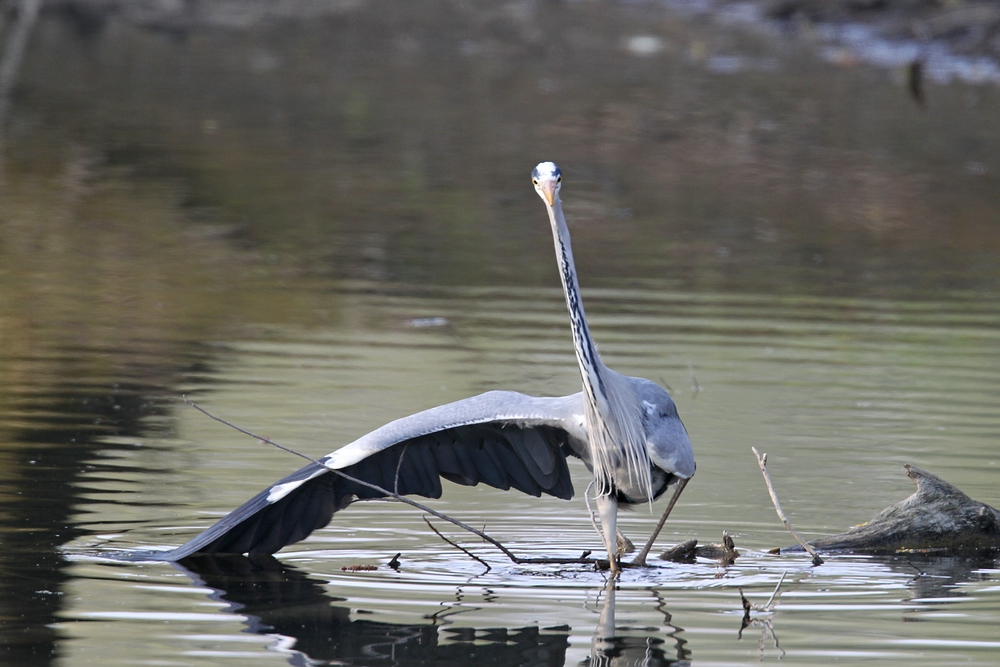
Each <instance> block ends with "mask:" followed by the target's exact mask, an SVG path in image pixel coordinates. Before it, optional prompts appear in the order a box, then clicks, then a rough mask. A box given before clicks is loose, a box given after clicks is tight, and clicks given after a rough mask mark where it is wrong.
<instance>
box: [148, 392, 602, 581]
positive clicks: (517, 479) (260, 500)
mask: <svg viewBox="0 0 1000 667" xmlns="http://www.w3.org/2000/svg"><path fill="white" fill-rule="evenodd" d="M582 424H583V402H582V397H581V395H580V394H575V395H573V396H566V397H562V398H536V397H531V396H525V395H524V394H518V393H515V392H488V393H486V394H481V395H479V396H474V397H472V398H468V399H465V400H463V401H457V402H455V403H451V404H448V405H444V406H440V407H438V408H432V409H431V410H427V411H424V412H421V413H417V414H415V415H412V416H411V417H406V418H404V419H400V420H397V421H395V422H391V423H389V424H387V425H386V426H383V427H382V428H380V429H377V430H375V431H373V432H372V433H369V434H368V435H366V436H364V437H363V438H360V439H359V440H357V441H355V442H353V443H351V444H350V445H347V446H345V447H343V448H341V449H340V450H338V451H336V452H334V453H333V454H330V455H329V456H327V457H324V458H323V459H321V460H320V462H319V463H318V464H317V463H311V464H309V465H307V466H305V467H303V468H301V469H300V470H297V471H296V472H294V473H292V474H291V475H288V476H287V477H285V478H283V479H281V480H279V481H278V482H276V483H275V484H272V485H271V486H270V487H268V488H267V489H265V490H263V491H261V492H260V493H258V494H257V495H255V496H254V497H253V498H251V499H250V500H248V501H247V502H246V503H244V504H243V505H241V506H240V507H238V508H236V509H235V510H233V512H231V513H230V514H228V515H227V516H225V517H223V518H222V519H221V520H220V521H219V522H218V523H216V524H215V525H214V526H212V527H210V528H209V529H207V530H206V531H205V532H203V533H201V534H200V535H198V536H197V537H195V538H194V539H192V540H191V541H189V542H188V543H186V544H184V545H183V546H181V547H178V548H177V549H174V550H173V551H168V552H164V553H163V554H161V555H159V556H158V557H159V558H161V559H163V560H173V561H176V560H181V559H183V558H186V557H187V556H191V555H193V554H196V553H237V554H242V553H251V554H271V553H274V552H276V551H278V550H279V549H281V548H282V547H284V546H286V545H288V544H292V543H294V542H298V541H300V540H302V539H304V538H306V537H307V536H308V535H309V534H310V533H312V532H313V531H314V530H316V529H317V528H321V527H323V526H325V525H326V524H327V523H329V521H330V519H331V518H332V516H333V514H334V513H335V512H338V511H340V510H342V509H344V508H345V507H347V505H349V504H350V503H351V502H353V501H354V500H358V499H360V500H367V499H371V498H378V497H382V496H384V495H385V494H383V493H381V492H379V491H377V490H375V489H372V488H370V487H367V486H364V485H361V484H358V483H356V482H353V481H351V480H349V479H346V478H344V477H341V476H339V475H337V474H335V473H334V471H335V470H340V471H342V472H343V473H344V474H346V475H349V476H351V477H353V478H356V479H359V480H362V481H365V482H368V483H370V484H375V485H377V486H380V487H382V488H383V489H386V490H389V491H394V490H395V491H396V492H397V493H399V494H400V495H418V496H424V497H430V498H439V497H440V496H441V494H442V488H441V478H442V477H444V478H445V479H448V480H450V481H452V482H456V483H458V484H464V485H468V486H475V485H476V484H479V483H480V482H482V483H485V484H487V485H489V486H492V487H494V488H498V489H503V490H507V489H510V488H512V487H513V488H515V489H518V490H519V491H522V492H524V493H528V494H530V495H534V496H540V495H541V494H542V493H545V494H549V495H553V496H556V497H558V498H566V499H568V498H571V497H572V496H573V483H572V480H571V479H570V475H569V469H568V467H567V465H566V457H567V455H576V456H580V455H581V452H585V451H586V446H585V442H584V440H585V436H584V431H583V426H582Z"/></svg>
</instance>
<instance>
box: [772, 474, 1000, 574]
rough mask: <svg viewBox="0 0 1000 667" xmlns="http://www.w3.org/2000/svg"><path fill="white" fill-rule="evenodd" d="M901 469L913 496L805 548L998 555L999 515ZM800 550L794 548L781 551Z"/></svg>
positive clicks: (938, 481) (943, 484)
mask: <svg viewBox="0 0 1000 667" xmlns="http://www.w3.org/2000/svg"><path fill="white" fill-rule="evenodd" d="M903 468H904V469H905V470H906V476H907V477H909V478H910V479H911V480H913V483H914V484H916V485H917V491H916V493H914V494H913V495H912V496H910V497H909V498H907V499H905V500H903V501H901V502H898V503H896V504H895V505H891V506H889V507H887V508H885V509H884V510H882V511H881V512H879V513H878V514H877V515H876V516H875V517H874V518H873V519H872V520H871V521H869V522H868V523H864V524H861V525H860V526H855V527H854V528H851V529H850V530H848V531H847V532H846V533H840V534H838V535H831V536H829V537H821V538H819V539H817V540H813V541H811V542H810V543H809V544H811V545H812V546H813V547H814V548H816V549H817V550H819V551H840V552H851V553H861V554H881V555H885V554H895V553H924V554H930V555H942V556H971V555H981V554H987V553H997V552H1000V512H998V511H997V510H995V509H994V508H992V507H990V506H989V505H986V504H984V503H981V502H978V501H976V500H973V499H972V498H970V497H969V496H967V495H965V494H964V493H962V491H961V490H959V489H958V488H957V487H955V486H953V485H951V484H949V483H948V482H946V481H944V480H943V479H941V478H940V477H937V476H936V475H932V474H931V473H929V472H927V471H926V470H921V469H920V468H918V467H916V466H911V465H905V466H903ZM800 550H801V547H798V546H796V547H791V548H789V549H787V551H800ZM782 551H786V550H785V549H782Z"/></svg>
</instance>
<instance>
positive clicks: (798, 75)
mask: <svg viewBox="0 0 1000 667" xmlns="http://www.w3.org/2000/svg"><path fill="white" fill-rule="evenodd" d="M0 46H2V49H3V50H2V55H0V57H2V62H0V598H2V599H0V611H2V616H3V618H2V621H3V623H4V628H5V629H4V631H3V639H2V641H3V642H5V650H6V651H7V652H8V655H10V656H12V657H11V658H10V660H11V662H10V663H9V664H45V662H46V661H50V660H54V659H55V656H57V655H59V654H60V651H62V655H63V656H64V662H67V663H73V662H76V661H78V660H76V659H72V660H71V659H68V658H65V656H66V655H67V654H68V653H67V651H70V650H71V649H70V648H67V647H72V646H77V647H79V646H89V644H88V643H87V641H86V640H84V639H80V638H79V637H78V638H77V639H78V641H77V642H75V643H74V642H67V637H69V636H71V635H74V634H75V633H81V634H85V632H84V631H82V630H79V629H76V630H72V631H69V630H67V629H66V627H67V626H66V625H65V623H68V621H66V620H65V619H66V618H70V617H71V618H73V619H79V618H82V616H80V615H79V613H77V612H72V613H70V612H67V608H68V607H71V605H67V604H65V601H66V600H67V599H68V598H67V597H66V591H67V590H69V589H70V587H71V582H72V581H74V580H75V579H74V577H79V579H78V580H79V581H83V582H90V583H91V584H92V585H93V586H95V590H96V591H100V592H99V593H98V592H93V593H92V595H93V596H95V597H92V598H90V599H99V598H100V599H107V600H112V599H118V598H119V597H120V596H122V595H123V593H122V590H121V589H120V588H117V587H111V588H101V586H100V585H99V584H98V583H95V582H99V581H101V579H102V577H103V576H104V575H98V574H93V573H89V574H86V575H79V574H74V571H73V569H72V567H70V566H69V565H68V564H67V562H66V561H65V560H64V558H63V551H62V549H63V548H64V547H65V545H67V544H69V545H71V546H74V548H76V547H79V548H83V547H87V548H91V547H94V546H95V545H98V544H103V542H104V541H106V540H111V541H112V542H114V541H115V540H118V541H119V542H118V543H124V544H126V545H127V546H134V545H136V544H149V543H162V544H178V543H180V542H181V541H182V540H183V539H186V538H187V537H190V536H191V535H193V534H194V532H195V531H196V530H197V529H199V528H202V527H204V526H205V525H207V523H208V522H209V521H210V519H212V518H215V517H217V516H219V515H220V514H221V513H223V512H225V511H226V510H227V509H230V508H231V507H233V506H235V505H236V504H238V503H239V502H241V501H242V500H243V499H245V498H246V497H248V496H249V495H250V494H252V493H254V492H255V491H256V490H258V489H259V488H262V486H263V485H265V484H267V483H269V482H270V481H273V479H275V478H276V477H277V476H278V475H280V474H283V473H284V472H286V471H288V470H291V469H294V467H296V465H297V462H296V461H294V460H289V457H287V455H284V454H280V453H272V452H266V451H265V452H261V451H259V448H257V446H256V445H255V444H254V443H253V442H252V441H246V440H243V439H240V438H238V437H237V436H236V435H232V434H230V433H226V432H220V431H219V430H218V429H215V428H214V426H212V425H208V424H205V423H204V420H203V418H199V417H196V416H194V415H192V414H191V413H190V411H189V410H188V409H186V408H184V407H183V406H182V404H180V403H179V397H180V395H181V394H187V395H191V396H195V397H197V398H198V399H199V400H200V401H204V402H205V403H206V404H207V405H209V406H212V407H213V409H217V410H219V411H221V412H223V413H224V415H225V416H227V417H230V418H234V419H236V420H237V421H240V420H242V421H241V423H243V424H244V425H246V426H248V427H251V428H260V429H262V430H264V431H265V432H266V433H268V434H271V435H275V436H276V437H277V436H285V438H286V439H287V440H288V441H289V442H288V444H297V445H299V446H300V447H301V448H303V449H306V450H307V451H308V452H309V453H311V454H313V455H320V454H323V453H326V452H327V451H329V450H330V449H331V448H333V447H335V446H339V445H340V444H342V443H345V442H349V441H350V440H352V439H354V438H356V437H358V436H359V435H361V434H362V433H364V432H366V431H367V430H369V429H371V428H374V427H377V426H378V425H380V424H382V423H384V422H385V421H388V420H389V419H392V418H395V417H398V416H401V415H403V414H407V413H408V412H412V411H415V410H418V409H423V408H426V407H431V406H432V405H436V404H439V403H443V402H445V401H447V400H455V399H458V398H462V397H464V396H467V395H469V394H472V393H475V392H477V391H483V390H486V389H493V388H508V389H517V390H521V391H526V392H528V393H537V394H566V393H571V392H574V391H577V390H578V389H579V384H578V383H579V380H578V377H577V375H576V370H575V367H574V360H573V357H572V349H571V347H570V339H569V335H568V330H567V328H566V326H565V324H566V321H565V308H564V305H563V303H562V296H561V292H560V291H559V288H558V277H557V274H556V270H555V264H554V261H553V257H552V241H551V233H550V230H549V228H548V225H547V222H546V219H545V216H544V210H543V209H542V206H541V204H540V202H539V200H538V198H537V195H536V194H535V193H534V192H533V190H532V188H531V187H530V182H529V175H530V171H531V169H532V167H533V166H534V165H535V164H536V163H538V162H539V161H542V160H553V161H555V162H557V163H558V164H559V165H560V166H561V167H562V170H563V173H564V175H565V182H564V187H563V190H562V194H563V199H564V201H565V205H566V210H567V217H568V218H569V221H570V227H571V230H572V234H573V242H574V248H575V253H576V260H577V264H578V269H579V271H580V275H581V284H582V287H583V291H584V297H585V298H586V299H587V305H588V313H589V314H590V315H591V317H592V319H593V320H594V322H593V329H594V334H595V337H596V338H597V339H598V342H600V343H602V347H601V349H602V353H604V356H605V359H606V361H607V362H608V364H609V365H610V366H612V367H614V368H617V369H618V370H622V371H624V372H628V373H631V374H636V375H643V376H646V377H650V378H652V379H654V380H657V381H659V382H662V383H663V384H665V385H666V386H668V387H669V388H670V389H671V390H672V391H673V392H674V393H675V398H676V399H677V401H678V404H679V406H680V408H681V414H682V417H684V419H685V423H687V424H688V428H689V430H690V431H691V433H692V440H693V441H694V442H695V448H696V453H697V455H698V460H699V482H700V483H701V485H700V486H699V485H694V484H693V485H692V486H690V487H689V490H688V491H687V492H686V496H687V500H688V501H689V505H688V508H689V509H687V510H684V509H683V508H680V509H679V511H680V512H681V514H680V516H679V520H680V521H681V524H680V525H681V528H678V529H677V530H678V531H680V532H682V533H685V534H684V535H681V536H680V537H687V536H689V533H691V534H694V535H695V536H698V537H699V538H701V539H703V540H706V541H707V540H708V539H718V536H719V534H720V531H721V529H722V528H724V527H726V528H728V529H729V530H730V532H737V533H738V532H740V531H742V532H743V533H744V535H745V537H744V539H745V540H749V541H750V542H751V545H752V546H754V547H756V548H765V547H770V546H774V545H775V544H783V543H785V542H787V538H786V537H784V536H783V535H782V533H781V532H780V530H777V529H774V528H773V523H774V517H773V512H772V510H771V508H770V505H769V502H768V500H767V496H766V493H764V492H763V489H762V487H761V486H760V480H759V478H758V477H757V472H756V467H755V466H754V464H753V460H752V459H751V458H747V457H748V455H747V454H746V452H748V451H749V445H750V444H756V445H757V446H758V448H762V449H768V450H770V451H772V452H775V453H776V454H778V455H784V456H786V457H787V458H786V461H787V460H789V459H790V460H791V462H790V464H789V465H790V466H791V467H790V468H788V469H786V473H785V474H786V478H785V479H786V480H787V483H788V484H789V485H790V493H791V500H792V501H794V500H796V499H797V500H799V501H801V502H802V503H803V504H801V505H799V506H798V507H799V510H798V511H800V512H801V513H802V515H804V516H803V521H804V522H805V529H806V531H807V532H808V531H810V530H812V531H814V532H815V533H822V532H835V531H837V530H842V529H845V528H846V527H847V526H848V525H850V524H851V523H857V522H860V521H862V520H864V519H865V518H867V517H868V516H869V513H870V512H873V511H875V510H877V509H880V508H881V507H883V506H885V505H886V504H889V503H890V502H894V501H896V500H899V499H900V498H902V497H904V496H905V495H906V494H908V493H909V492H910V491H909V488H910V487H909V484H908V482H907V481H906V480H905V478H903V476H902V474H901V472H900V470H899V464H902V463H906V462H910V463H917V464H919V465H922V466H924V467H927V468H929V469H931V470H932V471H934V472H937V473H938V474H942V475H944V476H945V477H946V478H948V479H949V480H950V481H953V482H955V483H957V484H959V485H960V486H962V488H963V489H965V490H966V491H967V492H969V493H970V495H972V496H973V497H977V498H978V499H980V500H983V501H985V502H991V503H992V504H994V505H995V504H997V501H998V500H1000V497H998V496H997V495H996V491H995V489H996V488H997V484H996V479H995V476H996V470H995V468H991V466H995V465H996V459H997V455H996V444H997V441H998V436H1000V417H998V416H997V398H998V397H1000V345H998V343H1000V300H998V298H997V289H998V286H1000V121H998V119H1000V69H998V65H997V60H996V58H997V56H998V53H1000V6H998V5H997V3H995V2H963V1H961V0H949V1H945V0H941V1H934V0H883V1H881V2H860V1H848V0H845V1H843V2H833V1H829V2H811V1H809V0H783V1H776V2H764V1H762V2H712V1H711V0H673V1H670V0H663V1H660V2H653V1H649V2H642V1H639V2H610V1H608V2H599V1H579V2H573V1H559V0H515V1H512V2H494V1H487V0H425V1H422V2H392V1H390V0H274V1H271V2H266V1H264V0H133V1H126V0H44V1H42V0H7V1H4V2H0ZM303 443H305V444H303ZM248 450H253V453H248ZM796 457H797V458H796ZM772 460H773V461H775V460H779V459H772ZM737 462H738V463H737ZM775 465H776V464H775ZM772 474H775V475H776V477H778V478H779V479H780V477H781V474H780V473H779V472H774V471H772ZM846 479H850V480H857V484H858V486H859V487H860V488H858V489H856V490H855V492H854V493H852V494H848V497H846V498H845V497H844V495H843V494H842V487H841V484H842V483H844V480H846ZM851 483H853V481H852V482H851ZM824 485H825V486H824ZM581 488H582V487H581ZM786 488H788V487H786ZM818 488H825V489H828V491H818V490H817V489H818ZM470 493H471V491H470ZM990 494H992V495H990ZM504 498H506V496H504ZM511 502H515V503H519V502H522V500H521V499H518V500H516V501H511ZM523 502H524V503H526V504H525V505H524V507H525V508H531V507H534V506H533V505H532V504H531V503H532V502H534V501H533V500H532V499H526V500H523ZM467 507H474V505H468V506H467ZM512 507H521V506H520V505H514V506H512ZM545 507H548V506H545ZM751 508H752V509H751ZM786 509H792V511H793V512H794V511H796V510H795V509H794V507H792V508H790V507H786ZM470 511H478V510H470ZM481 511H482V512H484V513H485V516H491V515H490V514H489V513H490V512H491V511H496V510H491V509H490V508H489V507H488V506H487V505H484V506H483V508H482V510H481ZM525 511H533V510H530V509H527V510H525ZM545 511H546V512H550V514H547V515H546V516H548V517H549V518H550V519H551V520H552V521H555V520H556V518H557V517H560V516H562V515H563V514H565V512H566V509H565V507H564V506H562V505H552V509H549V510H545ZM573 511H574V512H577V513H579V514H580V516H581V523H580V524H579V526H578V528H579V535H580V536H581V537H580V540H582V541H583V542H584V544H586V540H588V539H592V536H590V535H589V532H588V531H589V530H590V529H589V526H588V525H586V524H585V521H586V520H585V515H584V514H583V510H582V509H581V508H579V507H576V506H574V510H573ZM685 511H686V512H687V514H685V513H684V512H685ZM747 512H749V515H748V514H747ZM741 513H742V514H741ZM642 514H645V513H642ZM640 518H641V519H642V520H644V521H647V522H648V519H649V517H645V516H643V517H640ZM382 520H384V517H383V518H382ZM633 520H634V521H636V522H639V520H640V519H633ZM685 522H686V523H685ZM810 522H811V523H810ZM418 523H419V521H418ZM542 523H543V524H544V520H542ZM522 524H523V522H522ZM643 525H645V524H643ZM778 528H780V526H779V527H778ZM508 529H509V530H510V531H511V535H510V536H511V537H512V539H517V538H518V537H524V539H525V541H526V542H527V543H536V544H537V543H538V542H543V543H544V541H545V540H546V539H549V540H551V537H541V536H539V535H534V534H531V533H530V531H528V532H518V531H519V530H521V531H527V530H528V529H527V528H525V527H523V525H522V526H521V528H518V525H517V524H511V527H509V528H508ZM334 530H339V529H336V528H331V529H330V531H331V532H330V533H329V534H328V537H327V538H326V539H328V540H333V539H334V536H335V533H334V532H332V531H334ZM344 530H346V529H344ZM414 530H416V531H420V530H423V528H422V524H420V525H417V524H414ZM636 530H637V531H641V530H645V528H641V529H636ZM700 531H704V532H700ZM768 531H774V532H768ZM123 535H124V536H125V537H123ZM387 539H388V538H387ZM670 539H671V538H669V537H668V538H667V540H668V541H669V540H670ZM755 540H756V541H755ZM427 542H428V543H429V544H433V543H435V541H434V540H429V539H428V540H427ZM737 544H738V546H739V545H740V544H741V543H740V540H739V539H737ZM380 548H381V547H380ZM391 549H392V547H391V546H385V547H384V550H391ZM389 555H391V554H389ZM456 557H457V556H456V555H455V553H454V552H450V551H448V550H447V548H446V547H445V548H441V549H440V558H442V559H449V558H450V559H454V558H456ZM26 573H32V574H31V576H28V575H27V574H26ZM122 576H125V575H122ZM164 576H165V575H164ZM963 577H966V578H967V577H968V572H964V573H963V574H962V575H961V576H960V577H959V578H963ZM771 585H772V586H773V583H772V584H771ZM102 595H103V596H106V597H105V598H101V596H102ZM386 595H389V593H386ZM994 597H995V596H994ZM136 604H137V605H138V606H141V605H139V603H136ZM532 604H536V603H535V602H533V603H532ZM678 604H681V603H678ZM994 604H995V603H994ZM101 613H104V612H101ZM989 613H990V614H994V615H995V613H996V610H995V609H993V610H992V611H990V612H989ZM74 614H76V615H74ZM993 617H995V616H993ZM993 617H991V618H993ZM102 618H105V617H102ZM60 619H62V620H60ZM98 626H99V624H96V623H95V624H91V625H89V626H86V627H89V628H92V629H93V628H96V627H98ZM74 627H76V628H79V627H83V626H81V625H79V624H76V625H74ZM140 631H143V632H145V631H147V630H146V629H143V630H140ZM95 632H96V631H95ZM104 632H107V633H109V634H112V635H118V634H120V633H122V632H123V631H122V629H121V628H120V626H118V625H115V624H113V623H111V624H108V625H107V626H106V627H105V628H104ZM972 632H973V629H970V633H972ZM585 634H586V633H585ZM95 636H96V635H95ZM102 636H103V635H102ZM61 642H62V644H61V645H62V649H59V648H58V646H60V643H61ZM93 642H94V644H93V646H94V647H96V646H99V645H100V642H99V641H98V640H97V639H93ZM792 643H793V644H794V640H793V642H792ZM693 646H694V645H688V646H687V647H686V648H685V649H684V650H685V651H688V652H690V651H691V650H693V651H694V654H695V656H698V655H702V656H704V655H705V654H704V652H703V653H701V654H699V653H698V650H699V649H698V647H697V646H694V647H693ZM692 647H693V648H692ZM175 648H176V647H172V648H167V649H163V654H156V655H153V656H152V657H150V659H154V658H156V659H159V658H163V655H164V654H173V651H174V649H175ZM997 649H998V647H987V649H986V650H997ZM94 650H96V649H94ZM150 650H152V649H150ZM678 650H680V649H678ZM702 650H703V651H704V650H705V649H702ZM154 653H155V651H154ZM85 655H86V656H89V657H91V658H92V657H93V656H95V655H100V656H101V659H102V660H105V661H107V659H108V656H107V655H101V654H100V652H98V653H94V652H93V651H92V652H90V653H85ZM685 655H687V654H684V653H683V652H681V653H678V655H677V656H675V658H678V659H681V658H684V657H685ZM727 655H728V654H727ZM935 655H936V657H935V659H938V658H941V655H938V654H935ZM976 655H977V656H979V657H982V654H981V653H979V654H976ZM731 657H732V656H728V658H727V659H729V658H731ZM882 657H883V658H884V657H885V656H882ZM912 658H913V656H909V657H908V658H907V660H911V661H912ZM987 658H988V656H987ZM121 659H122V660H124V661H125V662H127V659H126V658H124V657H123V658H121ZM720 659H722V658H721V657H720ZM27 660H32V661H37V662H25V661H27ZM79 661H81V662H82V661H83V659H82V658H80V659H79ZM112 662H113V661H112ZM125 662H123V664H125ZM109 664H110V663H109ZM909 664H912V662H911V663H909Z"/></svg>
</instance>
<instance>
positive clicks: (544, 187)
mask: <svg viewBox="0 0 1000 667" xmlns="http://www.w3.org/2000/svg"><path fill="white" fill-rule="evenodd" d="M538 187H539V189H541V191H542V196H543V197H545V201H546V203H548V205H549V206H555V203H556V182H555V181H542V182H541V183H540V184H539V186H538Z"/></svg>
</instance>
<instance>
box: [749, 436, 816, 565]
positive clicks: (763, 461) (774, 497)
mask: <svg viewBox="0 0 1000 667" xmlns="http://www.w3.org/2000/svg"><path fill="white" fill-rule="evenodd" d="M750 449H752V450H753V453H754V456H756V457H757V465H759V466H760V471H761V473H762V474H763V475H764V482H765V483H766V484H767V492H768V493H769V494H771V502H772V503H774V510H775V511H776V512H777V513H778V518H779V519H781V522H782V523H783V524H785V528H787V529H788V531H789V532H790V533H791V534H792V536H793V537H794V538H795V539H796V540H797V541H798V543H799V544H801V545H802V548H803V549H805V550H806V551H808V552H809V555H810V556H812V559H813V565H822V564H823V559H822V558H820V557H819V554H818V553H816V550H815V549H813V548H812V547H811V546H809V545H808V544H806V541H805V540H804V539H802V536H801V535H799V534H798V533H797V532H796V531H795V529H794V528H792V522H791V521H789V520H788V517H786V516H785V513H784V512H783V511H782V509H781V503H779V502H778V494H777V493H775V492H774V485H773V484H771V476H770V475H769V474H768V473H767V452H764V454H763V455H762V454H761V453H760V452H758V451H757V448H756V447H751V448H750Z"/></svg>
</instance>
